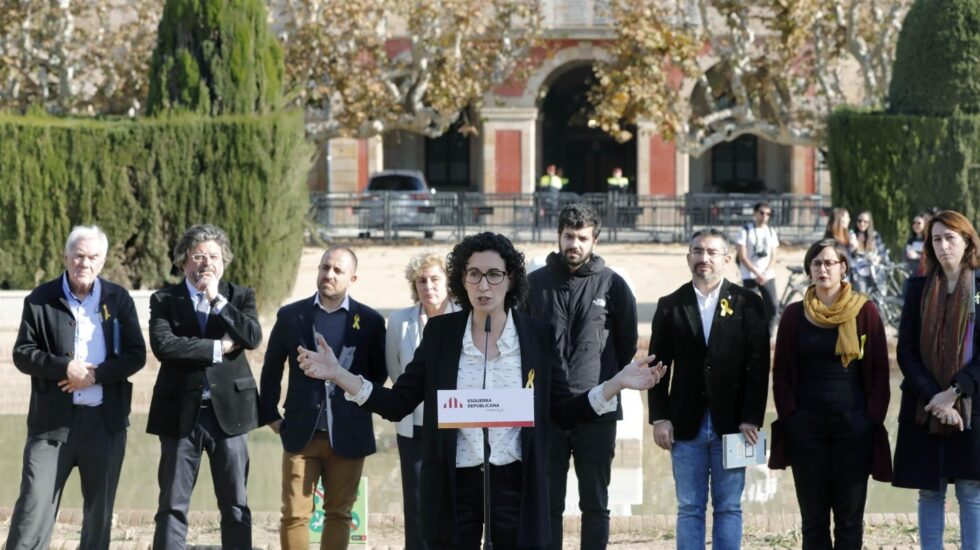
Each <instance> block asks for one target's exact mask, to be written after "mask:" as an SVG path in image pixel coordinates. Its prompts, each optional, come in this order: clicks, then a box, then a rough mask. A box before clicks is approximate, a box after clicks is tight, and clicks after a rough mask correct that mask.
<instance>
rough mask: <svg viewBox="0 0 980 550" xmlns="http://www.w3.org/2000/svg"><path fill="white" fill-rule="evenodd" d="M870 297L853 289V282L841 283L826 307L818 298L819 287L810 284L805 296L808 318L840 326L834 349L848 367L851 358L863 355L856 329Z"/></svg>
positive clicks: (829, 325)
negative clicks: (858, 317)
mask: <svg viewBox="0 0 980 550" xmlns="http://www.w3.org/2000/svg"><path fill="white" fill-rule="evenodd" d="M867 301H868V297H867V296H865V295H864V294H861V293H860V292H852V291H851V284H850V283H841V291H840V294H839V295H837V299H836V300H834V303H833V305H831V306H830V307H827V306H825V305H824V304H823V302H821V301H820V298H817V288H816V286H814V285H810V288H808V289H806V295H805V296H804V297H803V310H804V311H805V312H806V316H807V318H808V319H810V320H811V321H813V323H814V324H816V325H817V326H820V327H823V328H833V327H837V346H836V347H835V348H834V353H835V354H836V355H840V362H841V364H843V365H844V368H847V365H849V364H850V363H851V361H853V360H855V359H858V358H860V357H861V342H860V339H859V338H858V333H857V314H858V312H859V311H861V308H862V307H863V306H864V303H865V302H867Z"/></svg>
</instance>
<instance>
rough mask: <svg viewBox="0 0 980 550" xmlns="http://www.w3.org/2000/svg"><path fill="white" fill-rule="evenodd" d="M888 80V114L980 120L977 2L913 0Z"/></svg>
mask: <svg viewBox="0 0 980 550" xmlns="http://www.w3.org/2000/svg"><path fill="white" fill-rule="evenodd" d="M892 74H893V76H892V81H891V87H890V89H889V93H888V95H889V103H890V111H891V112H892V113H903V114H910V115H926V116H949V115H951V114H953V112H954V111H958V112H961V113H964V114H980V0H916V2H915V4H913V5H912V8H911V9H910V10H909V13H908V15H906V16H905V22H904V23H903V24H902V32H901V34H899V37H898V44H897V45H896V50H895V64H894V66H893V73H892Z"/></svg>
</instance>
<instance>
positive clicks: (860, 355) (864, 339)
mask: <svg viewBox="0 0 980 550" xmlns="http://www.w3.org/2000/svg"><path fill="white" fill-rule="evenodd" d="M867 341H868V335H867V334H862V335H861V351H859V352H858V359H864V343H865V342H867Z"/></svg>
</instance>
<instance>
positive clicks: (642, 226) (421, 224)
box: [310, 192, 831, 243]
mask: <svg viewBox="0 0 980 550" xmlns="http://www.w3.org/2000/svg"><path fill="white" fill-rule="evenodd" d="M762 200H765V201H767V202H768V203H769V204H770V206H772V210H773V217H772V219H771V221H770V224H771V225H772V226H773V227H774V228H775V229H776V231H777V232H778V233H779V237H780V240H781V241H784V242H790V243H809V242H813V241H814V240H816V239H818V238H820V236H822V235H823V231H824V227H825V226H826V224H827V212H828V211H829V210H830V207H831V204H830V197H825V196H821V195H788V194H786V195H755V194H701V193H688V194H687V195H683V196H678V197H671V196H636V195H631V194H621V193H587V194H583V195H579V194H576V193H551V192H544V193H525V194H520V193H471V192H437V193H432V194H431V195H420V194H406V193H398V192H383V193H377V194H375V193H372V194H370V195H367V194H355V193H329V194H327V193H315V194H312V195H311V197H310V202H311V220H312V222H313V224H314V226H315V227H316V230H317V231H318V232H319V233H320V234H321V236H325V237H330V238H345V237H346V238H351V237H379V238H383V239H384V240H386V241H388V240H392V239H396V238H399V237H403V236H416V237H425V238H438V239H449V240H457V239H459V238H461V237H462V236H463V235H467V234H470V233H475V232H479V231H494V232H497V233H502V234H504V235H507V236H508V237H510V238H511V239H514V240H519V241H541V240H545V241H551V240H553V239H554V238H555V233H556V231H557V224H558V212H559V211H560V210H561V208H562V207H563V206H564V205H566V204H569V203H573V202H577V201H583V202H587V203H588V204H590V205H591V206H592V207H593V208H595V209H596V211H597V212H598V213H599V216H600V218H601V219H602V223H603V240H605V241H624V242H625V241H635V242H651V241H652V242H683V241H685V240H686V239H687V238H688V237H689V236H690V235H691V233H692V232H694V231H695V230H697V229H700V228H702V227H707V226H714V227H719V228H722V229H727V230H729V231H730V232H731V233H732V234H733V236H734V233H735V232H736V231H737V230H738V228H739V227H741V226H743V225H745V224H746V223H749V222H750V221H751V220H752V206H753V205H754V204H755V203H756V202H759V201H762Z"/></svg>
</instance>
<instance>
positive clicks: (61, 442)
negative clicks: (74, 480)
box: [6, 225, 146, 549]
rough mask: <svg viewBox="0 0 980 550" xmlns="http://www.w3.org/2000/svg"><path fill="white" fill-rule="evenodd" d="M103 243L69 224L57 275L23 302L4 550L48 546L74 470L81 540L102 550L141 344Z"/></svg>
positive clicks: (98, 233)
mask: <svg viewBox="0 0 980 550" xmlns="http://www.w3.org/2000/svg"><path fill="white" fill-rule="evenodd" d="M108 248H109V241H108V239H107V238H106V235H105V233H103V232H102V230H101V229H99V228H98V227H96V226H94V225H93V226H77V227H75V228H74V229H73V230H72V231H71V234H70V235H69V236H68V241H67V243H66V244H65V272H64V273H63V274H61V275H59V276H58V277H57V278H55V279H54V280H52V281H49V282H47V283H44V284H42V285H41V286H39V287H37V288H35V289H34V291H33V292H31V293H30V295H28V296H27V298H26V299H25V300H24V310H23V313H22V316H21V323H20V331H19V332H18V334H17V342H16V344H14V365H15V366H16V367H17V369H18V370H20V371H21V372H23V373H24V374H28V375H30V376H31V404H30V410H29V412H28V414H27V443H26V444H25V446H24V463H23V472H22V474H21V484H20V497H18V499H17V504H16V505H15V506H14V514H13V517H12V518H11V521H10V531H9V533H8V535H7V545H6V547H7V548H8V549H15V548H47V547H48V545H49V543H50V539H51V530H52V528H53V526H54V521H55V516H56V515H57V513H58V504H59V503H60V502H61V492H62V489H63V488H64V485H65V480H66V479H67V478H68V474H69V473H71V470H72V469H74V468H75V467H78V474H79V477H80V478H81V484H82V497H83V518H82V534H81V541H80V542H79V547H80V548H86V549H89V548H91V549H101V548H108V547H109V538H110V528H111V525H112V506H113V502H114V500H115V498H116V486H117V485H118V483H119V473H120V471H121V470H122V462H123V456H124V455H125V451H126V428H127V427H128V426H129V408H130V400H131V398H132V393H133V386H132V384H131V383H130V382H129V380H128V379H129V377H130V376H132V375H133V374H134V373H135V372H136V371H138V370H140V369H141V368H143V364H144V363H145V362H146V344H145V343H144V341H143V333H142V331H141V330H140V325H139V319H138V318H137V316H136V307H135V306H134V304H133V299H132V298H131V297H130V295H129V292H127V291H126V289H124V288H122V287H121V286H119V285H116V284H113V283H111V282H109V281H107V280H105V279H102V278H101V277H99V273H100V272H101V271H102V266H103V265H104V264H105V258H106V253H107V251H108Z"/></svg>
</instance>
